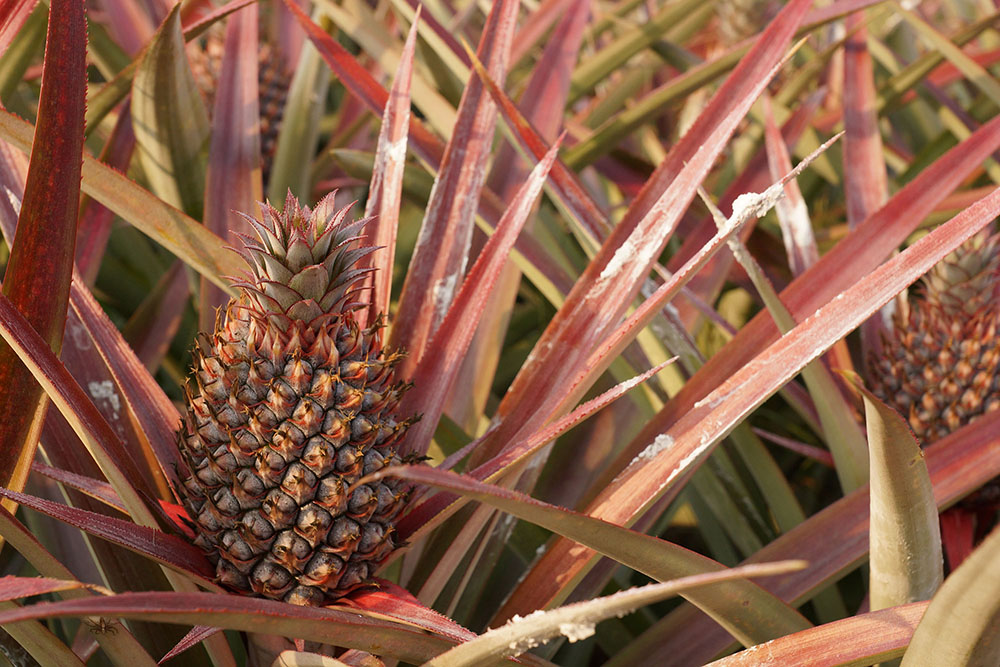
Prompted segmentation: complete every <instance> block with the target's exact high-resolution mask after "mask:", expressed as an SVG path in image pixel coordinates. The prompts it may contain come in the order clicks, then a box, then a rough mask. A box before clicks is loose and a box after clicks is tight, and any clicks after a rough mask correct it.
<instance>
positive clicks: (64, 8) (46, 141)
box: [0, 0, 87, 489]
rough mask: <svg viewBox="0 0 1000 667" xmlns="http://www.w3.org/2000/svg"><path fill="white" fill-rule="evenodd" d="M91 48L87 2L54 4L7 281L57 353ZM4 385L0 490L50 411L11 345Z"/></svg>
mask: <svg viewBox="0 0 1000 667" xmlns="http://www.w3.org/2000/svg"><path fill="white" fill-rule="evenodd" d="M86 43H87V27H86V23H85V20H84V7H83V3H81V2H79V0H53V2H52V4H51V5H50V10H49V27H48V33H47V37H46V49H45V61H44V63H43V67H42V89H41V92H40V94H39V102H38V121H37V123H36V126H35V136H34V139H33V142H32V146H33V147H34V149H33V150H32V151H31V159H30V161H29V164H28V176H27V183H26V185H25V194H24V201H23V203H22V205H21V211H20V215H19V217H18V223H19V224H18V230H17V235H16V237H15V240H14V246H13V248H12V249H11V255H10V260H9V262H8V264H7V272H6V274H5V275H4V281H3V293H4V295H5V296H6V297H7V298H9V299H10V302H9V303H11V304H12V306H13V307H14V308H16V309H18V310H20V311H21V312H22V313H25V315H26V316H27V323H28V326H29V327H30V328H33V329H34V330H35V331H37V332H39V333H40V334H41V337H42V340H44V342H45V344H46V345H48V346H49V347H50V348H51V349H53V350H55V351H57V352H58V350H59V348H60V347H61V345H62V335H63V328H64V327H65V325H66V303H67V301H68V299H69V283H70V279H71V277H72V273H73V256H74V250H73V248H74V244H75V242H76V219H77V210H78V207H79V205H80V175H81V169H82V162H83V114H84V105H85V101H84V93H85V90H86V85H87V76H86V68H87V64H86ZM40 266H44V267H45V270H39V267H40ZM0 386H2V387H3V388H4V390H3V403H2V405H3V406H4V408H3V410H2V411H0V412H2V413H3V415H4V416H3V420H2V421H0V484H2V485H4V486H10V487H14V488H18V489H20V488H24V482H25V479H26V477H27V472H28V467H29V466H30V464H31V459H32V458H34V454H35V447H36V446H37V444H38V432H39V426H40V425H41V419H40V418H41V416H42V415H43V414H44V408H45V405H46V404H45V402H44V399H43V394H42V389H41V387H39V386H38V383H37V382H36V381H35V379H34V377H32V375H31V373H30V372H29V371H28V370H27V369H26V368H25V367H24V366H23V365H22V364H21V361H20V359H18V356H17V354H16V353H15V352H14V350H13V349H11V347H10V346H9V345H6V344H3V345H0Z"/></svg>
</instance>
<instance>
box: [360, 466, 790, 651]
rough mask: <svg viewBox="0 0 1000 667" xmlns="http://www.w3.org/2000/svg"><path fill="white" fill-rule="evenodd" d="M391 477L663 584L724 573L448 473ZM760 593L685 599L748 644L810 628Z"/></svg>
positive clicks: (630, 534)
mask: <svg viewBox="0 0 1000 667" xmlns="http://www.w3.org/2000/svg"><path fill="white" fill-rule="evenodd" d="M386 476H394V477H402V478H404V479H409V480H412V481H415V482H418V483H420V484H426V485H430V486H436V487H439V488H443V489H448V490H449V491H453V492H456V493H461V494H462V495H464V496H468V497H469V498H473V499H475V500H478V501H480V502H483V503H486V504H489V505H491V506H493V507H496V508H498V509H501V510H503V511H504V512H508V513H510V514H513V515H514V516H516V517H518V518H521V519H524V520H525V521H530V522H531V523H534V524H536V525H539V526H542V527H543V528H547V529H549V530H551V531H553V532H555V533H558V534H560V535H563V536H565V537H568V538H569V539H571V540H573V541H575V542H578V543H580V544H584V545H586V546H588V547H590V548H593V549H598V550H599V551H600V552H601V553H603V554H605V555H606V556H609V557H611V558H614V559H615V560H617V561H618V562H619V563H622V564H624V565H627V566H629V567H631V568H633V569H636V570H638V571H640V572H643V573H644V574H646V575H647V576H650V577H653V578H654V579H657V580H658V581H669V580H670V579H674V578H677V577H682V576H689V575H693V574H704V573H707V572H715V571H719V570H721V569H722V566H721V565H720V564H719V563H716V562H715V561H713V560H711V559H709V558H705V557H704V556H701V555H699V554H696V553H695V552H693V551H688V550H687V549H684V548H683V547H679V546H677V545H675V544H672V543H670V542H666V541H664V540H660V539H658V538H655V537H650V536H649V535H644V534H643V533H638V532H635V531H631V530H628V529H627V528H622V527H621V526H616V525H614V524H611V523H606V522H603V521H601V520H599V519H595V518H592V517H589V516H586V515H583V514H578V513H576V512H572V511H570V510H567V509H563V508H561V507H556V506H554V505H549V504H546V503H542V502H539V501H537V500H535V499H533V498H531V497H530V496H527V495H525V494H523V493H519V492H517V491H510V490H507V489H503V488H500V487H496V486H490V485H487V484H483V483H481V482H477V481H475V480H473V479H470V478H468V477H465V476H462V475H457V474H455V473H452V472H448V471H445V470H436V469H433V468H426V467H422V466H393V467H391V468H386V469H383V470H381V471H379V472H377V473H375V474H374V475H372V476H371V477H369V479H378V478H381V477H386ZM557 571H558V572H560V575H559V578H561V577H562V574H561V571H559V570H552V571H550V572H549V573H548V574H549V576H553V578H556V577H555V575H554V574H553V573H554V572H557ZM761 593H762V591H761V589H760V588H759V587H758V586H757V585H755V584H751V583H750V582H746V581H739V582H732V583H730V584H728V585H726V586H718V587H712V588H708V589H705V590H703V591H702V590H698V591H690V592H688V593H687V594H686V595H685V597H687V598H688V599H689V600H691V601H692V602H693V603H694V604H696V605H698V607H700V608H701V609H702V610H704V611H705V612H706V613H707V614H709V615H710V616H712V618H714V619H715V620H716V621H717V622H718V623H719V624H721V625H722V626H723V627H725V628H726V629H727V630H728V631H729V632H730V633H732V634H733V636H735V637H737V638H738V639H740V641H742V642H744V643H745V644H746V645H747V646H749V645H752V644H756V643H760V642H762V641H767V638H774V637H780V636H781V635H783V634H787V633H789V632H797V631H798V630H801V629H803V628H805V627H808V625H809V622H808V621H806V620H805V618H803V617H802V616H801V615H800V614H799V613H798V612H797V611H795V610H794V609H792V608H790V607H788V606H786V605H785V604H783V603H780V602H778V601H777V600H775V599H774V598H773V597H771V596H769V595H762V594H761ZM541 608H542V607H539V609H541Z"/></svg>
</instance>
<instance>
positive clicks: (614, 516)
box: [501, 189, 1000, 618]
mask: <svg viewBox="0 0 1000 667" xmlns="http://www.w3.org/2000/svg"><path fill="white" fill-rule="evenodd" d="M998 213H1000V189H997V190H994V191H993V192H992V193H991V194H990V195H988V196H987V197H985V198H984V199H982V200H980V201H979V202H977V203H976V204H974V205H973V206H971V207H969V208H968V209H966V210H965V211H963V212H962V213H960V214H959V215H957V216H956V217H954V218H953V219H952V220H950V221H949V222H947V223H945V224H944V225H942V226H940V227H938V228H937V229H936V230H934V231H933V232H931V233H930V234H928V235H927V236H925V237H924V238H922V239H920V241H918V242H917V243H915V244H914V245H912V246H910V247H909V248H908V249H907V250H906V251H905V252H903V253H902V254H900V255H897V256H895V257H893V258H892V259H890V260H889V261H887V262H885V263H884V264H882V265H881V266H879V267H878V268H877V269H875V270H874V271H872V272H871V273H870V274H868V275H866V276H863V277H862V278H861V279H860V280H857V281H856V282H855V283H854V284H853V285H851V286H850V287H849V288H847V289H846V290H844V291H843V292H842V293H841V294H839V295H837V296H836V297H835V298H833V299H831V300H830V301H829V302H828V303H826V304H825V305H823V306H821V307H820V308H819V309H818V310H817V311H816V312H815V313H813V314H812V315H811V316H809V317H808V318H806V319H805V321H803V322H802V323H801V324H799V325H798V326H796V327H795V328H794V329H793V330H792V331H790V332H788V333H787V334H785V335H784V336H783V337H782V338H781V339H779V340H778V341H776V342H775V343H774V344H772V345H771V346H770V347H768V348H767V349H766V350H764V351H763V352H762V353H761V354H759V355H757V357H755V358H754V359H753V360H752V361H751V362H750V363H748V364H746V365H745V366H743V367H742V368H740V369H738V370H737V371H735V372H734V373H733V374H732V375H731V376H730V377H729V378H727V379H726V380H725V381H724V382H723V383H722V384H721V385H720V386H719V387H717V388H716V389H715V390H714V391H713V392H712V393H710V394H709V395H708V396H707V397H706V398H705V399H703V400H702V401H699V402H698V403H696V404H695V405H694V406H692V408H691V410H689V411H688V412H687V413H686V414H685V415H684V416H683V417H682V418H681V419H679V420H678V421H677V422H676V423H675V424H673V425H672V426H671V428H670V429H669V430H667V431H666V432H664V433H661V434H658V435H656V437H655V440H654V439H653V438H650V440H649V441H647V448H646V449H644V450H643V451H644V452H652V453H651V455H650V457H649V458H648V459H644V460H639V459H637V460H633V461H632V463H631V464H630V465H629V466H628V467H627V468H626V469H625V470H624V471H622V472H621V473H620V474H619V475H618V476H617V477H616V478H615V483H614V484H613V485H612V486H611V487H609V488H607V489H605V490H604V491H602V492H601V493H600V494H599V495H598V497H597V498H596V499H595V500H594V501H593V503H592V504H591V505H590V507H589V508H588V512H587V513H588V514H589V515H591V516H594V517H597V518H602V519H605V520H607V521H611V522H614V523H619V524H627V523H628V522H630V521H632V520H634V519H635V518H636V517H637V516H638V515H639V514H641V513H642V511H643V510H644V509H646V508H647V507H648V506H649V505H650V504H651V503H653V502H654V501H655V500H657V499H658V498H660V497H661V496H664V495H666V496H667V497H675V496H676V493H677V492H678V491H679V485H678V484H677V482H678V480H680V479H681V478H683V477H684V476H686V475H688V474H690V473H691V472H692V471H693V470H694V469H695V468H696V467H697V465H699V464H700V462H701V461H703V460H704V458H705V457H706V456H707V455H708V454H709V453H710V452H711V451H712V449H713V447H714V446H715V444H716V443H717V442H718V441H719V440H720V439H721V438H722V437H724V436H725V435H726V434H727V433H729V432H730V431H731V430H732V429H733V428H735V426H736V425H737V424H739V423H740V421H742V419H744V418H745V417H746V415H747V414H749V413H750V412H751V411H752V410H753V409H754V408H756V407H757V406H758V405H760V404H761V403H762V402H763V401H764V400H766V398H767V397H769V396H771V395H773V394H774V393H775V392H776V391H777V390H778V389H779V388H780V387H781V386H782V385H783V384H784V383H786V382H787V381H788V380H789V379H791V378H792V377H794V375H796V374H797V373H798V372H799V371H800V370H801V369H802V368H803V367H804V366H805V365H806V364H807V363H809V362H810V361H812V360H813V359H815V358H816V357H818V356H819V355H821V354H822V353H823V352H824V351H825V350H826V349H827V348H828V347H829V346H830V345H832V344H833V343H834V342H836V341H838V340H840V339H841V338H843V337H844V336H845V335H847V334H848V333H849V332H850V331H852V330H853V329H854V328H855V327H857V326H858V325H859V324H861V322H863V321H864V320H865V319H866V318H867V317H868V316H869V315H871V313H873V312H875V310H877V309H878V308H879V307H881V306H882V305H883V304H884V303H885V302H887V301H888V300H889V299H891V298H892V297H893V296H895V295H896V294H898V293H899V292H900V291H902V290H903V289H905V288H906V287H907V286H908V285H909V284H911V283H913V282H914V281H916V280H917V279H918V278H919V277H920V276H921V275H923V274H924V273H925V272H926V271H927V270H928V269H930V267H932V266H933V265H934V264H935V263H937V262H938V261H939V260H940V259H941V258H942V257H944V256H945V255H947V254H948V253H949V252H951V251H952V250H954V249H955V248H956V247H958V246H959V245H960V244H961V243H963V242H964V241H965V240H966V239H968V238H969V237H970V236H972V235H973V234H974V233H975V232H977V231H978V230H979V229H981V228H982V227H983V226H985V225H986V224H988V223H989V222H990V221H991V220H992V219H993V218H994V217H996V216H997V214H998ZM572 549H573V545H571V543H569V542H568V541H566V540H561V541H559V542H558V543H557V544H556V545H555V546H554V547H553V548H552V549H550V550H549V551H548V552H547V553H546V554H545V556H543V562H545V563H548V564H551V563H559V567H560V568H562V571H563V572H566V573H567V579H571V578H572V576H573V575H575V574H578V573H580V572H581V571H583V570H584V568H585V567H586V565H587V562H588V561H589V560H590V559H591V557H592V556H593V552H580V551H579V550H575V551H571V550H572ZM545 572H547V570H546V569H545V568H544V567H537V568H535V569H534V570H532V572H531V573H529V575H528V577H526V578H525V579H524V580H522V582H521V584H520V586H519V589H518V591H516V592H515V594H514V596H513V597H512V598H511V600H512V602H508V603H507V604H506V605H505V607H504V609H503V610H501V616H502V617H504V618H505V617H508V616H509V615H510V614H512V613H517V612H518V611H521V610H524V609H525V608H526V606H531V608H532V609H536V608H539V607H541V606H543V605H545V604H547V602H548V601H549V600H551V599H553V597H554V596H555V595H556V594H557V592H558V590H559V585H558V584H557V583H556V582H554V581H551V580H545V581H539V579H540V578H544V575H542V574H541V573H545Z"/></svg>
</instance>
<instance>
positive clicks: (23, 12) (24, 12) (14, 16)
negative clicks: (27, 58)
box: [0, 0, 38, 56]
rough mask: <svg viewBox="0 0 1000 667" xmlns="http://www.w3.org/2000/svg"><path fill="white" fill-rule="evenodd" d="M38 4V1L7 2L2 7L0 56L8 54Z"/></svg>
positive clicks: (0, 16)
mask: <svg viewBox="0 0 1000 667" xmlns="http://www.w3.org/2000/svg"><path fill="white" fill-rule="evenodd" d="M37 4H38V0H6V1H5V2H4V3H3V4H2V5H0V56H2V55H3V54H5V53H7V47H9V46H10V43H11V42H12V41H13V40H14V36H15V35H17V31H18V30H20V29H21V27H22V26H23V25H24V22H25V21H27V20H28V15H29V14H31V11H32V10H33V9H34V8H35V5H37Z"/></svg>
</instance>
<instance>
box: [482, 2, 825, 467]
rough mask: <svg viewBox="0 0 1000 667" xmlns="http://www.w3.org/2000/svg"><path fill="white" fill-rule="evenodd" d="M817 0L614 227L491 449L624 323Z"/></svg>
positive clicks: (794, 16)
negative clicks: (710, 172) (685, 214)
mask: <svg viewBox="0 0 1000 667" xmlns="http://www.w3.org/2000/svg"><path fill="white" fill-rule="evenodd" d="M810 1H811V0H793V1H792V2H790V3H789V4H788V5H786V6H785V8H784V9H783V10H782V12H781V14H779V15H778V17H777V18H775V20H774V21H773V22H772V23H771V25H770V27H769V28H768V29H767V31H766V32H765V33H764V35H762V37H761V39H760V40H759V41H758V42H757V44H756V46H755V47H754V48H753V49H752V50H751V51H750V52H749V53H748V54H747V55H746V57H744V59H743V60H742V61H741V62H740V64H739V66H737V68H736V69H735V70H734V71H733V72H732V74H731V75H730V77H729V78H728V79H727V80H726V82H725V84H723V86H722V87H721V88H720V89H719V90H718V92H717V93H716V94H715V96H714V97H713V98H712V100H711V102H709V104H708V106H707V107H706V108H705V110H704V111H703V112H702V114H701V115H700V116H699V120H698V121H696V122H695V124H694V125H693V126H692V127H691V129H690V130H689V131H688V132H687V133H686V134H685V135H684V137H683V138H682V139H681V141H680V142H678V144H677V145H676V146H675V147H674V149H673V150H671V152H670V154H669V155H668V157H667V159H666V160H665V161H664V163H663V164H662V165H660V167H659V168H658V169H657V170H656V173H655V174H654V175H653V176H652V177H651V178H650V180H649V181H648V182H647V183H646V185H645V187H644V188H643V192H642V194H640V196H639V198H638V199H637V200H636V201H635V202H634V203H633V205H632V206H631V207H630V209H629V212H628V213H627V214H626V216H625V218H624V219H623V220H622V221H621V222H620V223H619V224H618V225H617V226H616V227H615V229H614V231H613V232H612V234H611V235H610V236H609V237H608V238H607V240H606V241H605V243H604V245H603V246H602V247H601V250H600V251H599V253H598V254H597V256H596V257H595V258H594V259H593V261H592V262H591V263H590V264H589V265H588V267H587V269H586V271H585V272H584V274H583V276H581V278H580V280H579V281H577V283H576V285H575V287H574V288H573V291H572V292H571V293H570V294H569V295H568V296H567V298H566V301H565V303H564V304H563V306H562V308H560V310H559V312H558V313H557V314H556V316H555V318H554V319H553V320H552V322H551V323H550V324H549V326H548V327H547V328H546V330H545V331H544V333H543V334H542V336H541V338H540V339H539V341H538V342H537V343H536V345H535V347H534V349H533V351H532V354H531V356H530V357H529V359H528V361H527V362H526V363H525V364H524V366H522V367H521V370H520V371H519V372H518V374H517V377H516V378H515V380H514V382H513V383H512V385H511V387H510V388H509V389H508V391H507V394H506V395H505V396H504V399H503V401H502V402H501V404H500V406H499V408H498V409H497V415H498V416H499V417H500V418H501V419H502V420H503V421H502V422H501V424H500V427H499V428H498V429H497V431H495V432H494V434H493V437H492V438H491V442H490V443H488V444H487V445H486V449H485V451H484V455H485V456H488V455H491V454H493V453H495V452H496V451H498V450H499V448H501V447H502V446H504V444H505V443H508V442H510V441H511V440H513V439H514V438H515V437H516V435H517V434H518V433H520V432H522V431H523V430H526V429H527V430H530V429H533V428H537V426H538V425H540V424H541V423H543V422H544V421H546V420H548V419H549V418H550V417H551V416H552V414H553V413H554V412H555V411H556V410H557V409H559V408H560V407H561V406H565V405H566V404H567V403H570V402H572V401H573V400H574V399H575V398H577V397H574V396H570V395H568V394H567V393H566V392H564V391H560V390H559V387H560V386H565V385H566V383H567V381H568V379H569V378H571V377H572V376H574V375H575V374H576V373H578V372H580V370H581V369H582V368H583V367H584V366H585V365H586V363H587V360H588V358H589V356H590V354H591V353H592V351H593V350H594V347H595V346H596V344H597V343H598V342H600V341H602V340H604V339H605V338H606V337H607V335H608V333H609V332H610V330H611V328H612V327H614V326H615V325H617V323H618V322H619V321H620V319H621V317H622V315H623V314H624V313H625V311H626V310H627V309H628V307H629V305H630V304H631V303H632V300H633V299H634V298H635V296H636V294H637V293H638V291H639V287H640V286H641V284H642V282H643V281H644V280H645V279H646V277H647V276H648V274H649V271H650V269H651V268H652V266H653V264H654V263H655V262H656V260H657V258H658V257H659V255H660V253H661V252H662V251H663V248H664V247H665V245H666V243H667V240H668V238H669V236H670V234H671V233H672V231H673V230H674V228H675V226H676V224H677V222H678V221H679V220H680V217H681V215H682V214H683V212H684V210H685V209H686V208H687V205H688V203H689V202H690V201H691V199H692V198H693V197H694V194H695V190H696V187H697V186H698V184H699V183H701V181H702V179H703V178H704V177H705V175H706V174H707V173H708V170H709V169H710V168H711V166H712V164H713V162H714V161H715V158H716V157H717V156H718V154H719V153H720V152H721V151H722V149H723V148H724V146H725V144H726V142H727V141H728V139H729V136H730V135H731V133H732V132H733V131H734V130H735V128H736V125H737V124H738V123H739V121H740V119H741V118H742V117H743V115H744V114H745V113H746V112H747V110H748V109H749V108H750V106H751V105H752V103H753V101H754V100H755V99H756V97H757V96H758V95H759V94H760V92H761V91H762V90H763V88H764V86H765V85H766V84H767V82H768V81H769V80H770V78H771V76H772V75H773V72H774V69H775V67H776V66H777V65H778V64H779V63H780V62H781V59H782V56H783V54H784V51H785V48H786V46H787V44H788V42H789V40H790V39H791V36H792V35H793V34H794V32H795V30H796V28H797V27H798V24H799V22H800V21H801V19H802V17H803V16H804V14H805V12H806V10H807V9H808V7H809V5H810Z"/></svg>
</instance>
